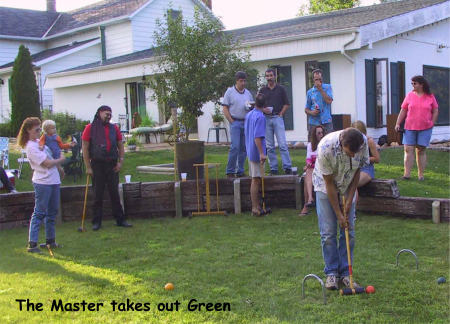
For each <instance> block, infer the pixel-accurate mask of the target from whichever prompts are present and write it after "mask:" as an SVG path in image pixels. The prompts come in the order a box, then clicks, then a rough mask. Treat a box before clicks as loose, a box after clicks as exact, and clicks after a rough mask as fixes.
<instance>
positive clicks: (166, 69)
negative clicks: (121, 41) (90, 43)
mask: <svg viewBox="0 0 450 324" xmlns="http://www.w3.org/2000/svg"><path fill="white" fill-rule="evenodd" d="M155 39H156V48H155V51H156V57H157V58H158V61H157V65H158V70H157V71H156V72H157V75H156V77H154V78H152V79H151V80H150V87H151V88H152V89H153V91H154V93H155V96H156V98H157V100H158V101H159V102H160V103H163V104H165V105H166V106H169V105H170V106H174V107H179V108H182V113H181V115H180V122H181V124H182V125H183V126H184V129H185V131H186V139H188V138H189V132H190V130H192V129H193V128H194V126H195V123H196V121H197V120H196V119H197V117H199V116H201V115H202V114H203V112H202V107H203V105H204V104H205V103H207V102H209V101H213V102H217V101H218V100H219V98H220V97H221V96H222V95H223V93H224V92H225V90H226V89H227V87H229V86H231V85H233V84H234V82H235V81H234V74H235V73H236V71H239V70H243V71H246V72H247V74H249V80H252V79H256V74H257V72H256V70H255V69H252V68H250V63H249V55H248V53H245V52H242V51H241V50H240V49H239V43H238V42H237V41H235V40H234V39H233V38H232V36H231V35H229V34H226V33H224V32H223V26H222V25H221V23H220V22H219V21H218V20H216V19H213V18H211V17H209V16H206V15H204V14H203V13H201V12H200V11H199V10H196V12H195V14H194V19H193V21H191V22H188V21H186V20H184V19H183V17H182V15H178V16H177V17H175V18H173V17H172V15H171V13H170V11H169V12H168V14H166V15H165V21H164V22H158V29H157V31H156V32H155ZM255 86H256V85H255Z"/></svg>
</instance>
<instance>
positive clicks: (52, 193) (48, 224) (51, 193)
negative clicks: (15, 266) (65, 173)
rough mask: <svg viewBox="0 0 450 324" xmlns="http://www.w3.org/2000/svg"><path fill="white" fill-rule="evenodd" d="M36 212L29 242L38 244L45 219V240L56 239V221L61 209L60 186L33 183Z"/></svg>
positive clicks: (33, 216) (32, 221) (31, 224)
mask: <svg viewBox="0 0 450 324" xmlns="http://www.w3.org/2000/svg"><path fill="white" fill-rule="evenodd" d="M33 186H34V201H35V202H34V212H33V215H32V216H31V221H30V229H29V235H28V241H29V242H36V243H37V242H38V236H39V227H40V226H41V222H42V221H43V220H44V219H45V238H46V240H47V241H49V240H54V239H55V220H56V215H57V214H58V208H59V195H60V191H59V186H60V185H59V184H55V185H43V184H37V183H33Z"/></svg>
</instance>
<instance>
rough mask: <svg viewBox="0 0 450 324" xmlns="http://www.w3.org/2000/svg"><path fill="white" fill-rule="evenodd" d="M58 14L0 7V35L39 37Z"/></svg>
mask: <svg viewBox="0 0 450 324" xmlns="http://www.w3.org/2000/svg"><path fill="white" fill-rule="evenodd" d="M58 16H59V13H57V12H46V11H37V10H27V9H14V8H5V7H0V35H4V36H19V37H33V38H41V37H42V36H44V35H45V33H46V32H47V30H48V29H49V28H50V27H51V26H52V24H53V23H54V21H55V20H56V19H57V18H58ZM24 22H26V23H24Z"/></svg>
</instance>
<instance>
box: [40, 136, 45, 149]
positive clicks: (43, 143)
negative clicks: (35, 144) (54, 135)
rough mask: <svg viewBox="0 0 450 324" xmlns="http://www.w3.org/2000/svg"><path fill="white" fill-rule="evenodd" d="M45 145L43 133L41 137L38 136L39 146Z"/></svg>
mask: <svg viewBox="0 0 450 324" xmlns="http://www.w3.org/2000/svg"><path fill="white" fill-rule="evenodd" d="M44 145H45V135H42V136H41V138H39V147H44Z"/></svg>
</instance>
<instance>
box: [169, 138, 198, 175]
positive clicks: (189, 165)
mask: <svg viewBox="0 0 450 324" xmlns="http://www.w3.org/2000/svg"><path fill="white" fill-rule="evenodd" d="M175 149H176V155H177V156H176V158H177V173H178V179H181V173H187V179H188V180H195V179H196V170H195V169H196V168H195V167H194V164H202V163H204V161H205V142H203V141H187V142H179V143H175ZM203 169H204V168H203V167H199V168H198V177H199V179H203V174H204V172H203Z"/></svg>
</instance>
